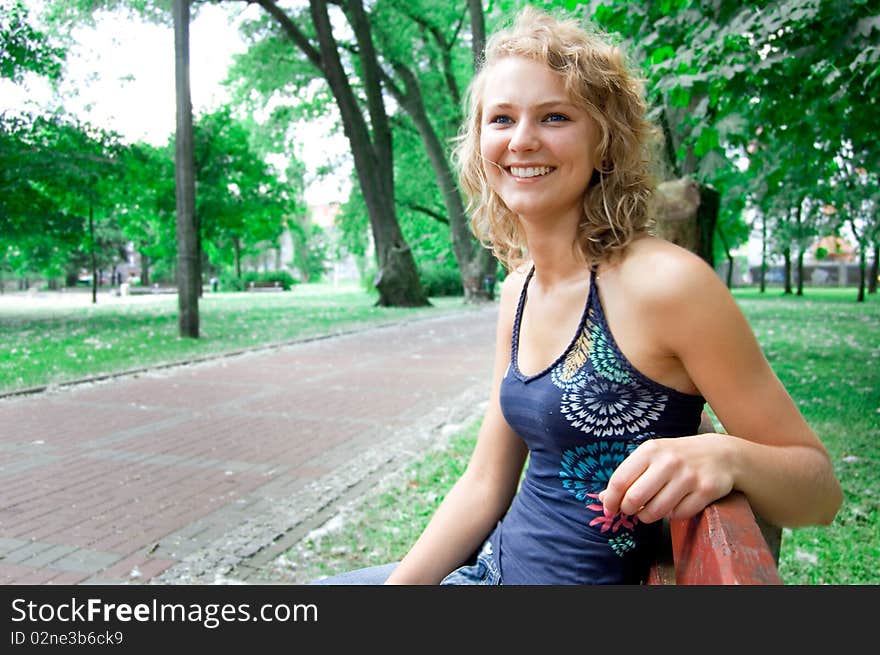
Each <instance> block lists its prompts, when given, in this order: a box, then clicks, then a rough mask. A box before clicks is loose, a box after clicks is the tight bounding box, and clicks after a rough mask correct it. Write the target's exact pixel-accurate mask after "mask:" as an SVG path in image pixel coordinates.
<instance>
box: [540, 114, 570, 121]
mask: <svg viewBox="0 0 880 655" xmlns="http://www.w3.org/2000/svg"><path fill="white" fill-rule="evenodd" d="M544 120H546V121H547V122H548V123H558V122H561V121H567V120H568V116H566V115H565V114H548V115H547V118H546V119H544Z"/></svg>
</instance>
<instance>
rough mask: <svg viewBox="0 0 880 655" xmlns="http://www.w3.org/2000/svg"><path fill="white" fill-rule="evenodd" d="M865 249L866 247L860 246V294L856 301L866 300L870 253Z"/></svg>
mask: <svg viewBox="0 0 880 655" xmlns="http://www.w3.org/2000/svg"><path fill="white" fill-rule="evenodd" d="M865 250H866V249H865V248H859V295H858V297H857V298H856V302H865V282H866V278H867V268H868V255H867V253H866V252H865Z"/></svg>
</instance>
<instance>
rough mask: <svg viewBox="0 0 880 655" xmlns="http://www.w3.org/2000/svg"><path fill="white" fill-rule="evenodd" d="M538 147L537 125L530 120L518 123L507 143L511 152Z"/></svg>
mask: <svg viewBox="0 0 880 655" xmlns="http://www.w3.org/2000/svg"><path fill="white" fill-rule="evenodd" d="M538 147H539V140H538V133H537V130H536V127H535V126H534V125H533V124H532V123H531V122H530V121H525V120H524V121H520V122H519V123H517V124H516V128H515V129H514V131H513V134H512V135H511V137H510V141H509V142H508V144H507V148H508V150H510V151H511V152H523V151H529V150H537V149H538Z"/></svg>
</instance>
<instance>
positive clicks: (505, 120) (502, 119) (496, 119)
mask: <svg viewBox="0 0 880 655" xmlns="http://www.w3.org/2000/svg"><path fill="white" fill-rule="evenodd" d="M489 122H490V123H496V124H498V125H507V124H509V123H512V122H513V121H512V120H511V119H510V116H504V115H501V116H493V117H492V118H490V119H489Z"/></svg>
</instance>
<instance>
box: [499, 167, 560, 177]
mask: <svg viewBox="0 0 880 655" xmlns="http://www.w3.org/2000/svg"><path fill="white" fill-rule="evenodd" d="M505 170H506V171H507V172H508V173H510V174H511V175H513V176H514V177H541V176H542V175H547V174H548V173H552V172H553V171H555V170H556V169H555V168H553V167H552V166H527V167H522V166H508V167H507V168H506V169H505Z"/></svg>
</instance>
